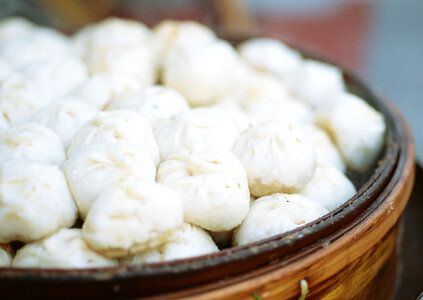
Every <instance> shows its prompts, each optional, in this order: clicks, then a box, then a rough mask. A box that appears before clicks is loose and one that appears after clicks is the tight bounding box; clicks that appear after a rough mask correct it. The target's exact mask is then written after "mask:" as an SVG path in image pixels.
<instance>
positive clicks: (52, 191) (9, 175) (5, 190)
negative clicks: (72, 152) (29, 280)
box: [0, 160, 77, 243]
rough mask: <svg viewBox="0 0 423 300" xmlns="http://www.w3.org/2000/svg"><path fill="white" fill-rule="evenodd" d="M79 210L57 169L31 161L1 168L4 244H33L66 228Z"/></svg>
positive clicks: (0, 220)
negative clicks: (16, 242)
mask: <svg viewBox="0 0 423 300" xmlns="http://www.w3.org/2000/svg"><path fill="white" fill-rule="evenodd" d="M76 216H77V209H76V207H75V204H74V202H73V200H72V197H71V195H70V192H69V189H68V186H67V183H66V179H65V177H64V176H63V173H62V171H61V170H59V168H58V167H57V166H53V165H41V164H38V163H36V162H33V161H29V160H12V161H8V162H3V163H1V164H0V228H1V231H0V243H8V242H11V241H16V240H19V241H23V242H30V241H34V240H37V239H40V238H43V237H45V236H47V235H50V234H52V233H53V232H55V231H57V230H59V229H61V228H66V227H71V226H72V225H73V224H74V222H75V219H76Z"/></svg>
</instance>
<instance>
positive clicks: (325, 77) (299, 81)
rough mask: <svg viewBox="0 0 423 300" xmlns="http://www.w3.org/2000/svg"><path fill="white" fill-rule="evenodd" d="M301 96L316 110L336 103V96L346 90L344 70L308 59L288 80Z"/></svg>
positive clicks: (294, 90) (293, 89)
mask: <svg viewBox="0 0 423 300" xmlns="http://www.w3.org/2000/svg"><path fill="white" fill-rule="evenodd" d="M287 82H288V84H289V85H290V88H291V89H292V91H293V92H294V94H296V95H297V96H298V97H299V98H301V99H302V100H304V101H305V102H306V103H307V104H309V105H310V106H311V107H313V108H314V109H316V110H321V109H325V108H327V107H330V106H332V105H333V104H335V103H336V101H334V96H335V95H337V94H339V93H343V92H344V91H345V84H344V81H343V78H342V72H341V71H340V70H339V69H338V68H337V67H335V66H333V65H329V64H327V63H323V62H319V61H314V60H306V61H304V63H303V64H302V66H301V68H300V69H299V70H298V72H297V73H296V74H295V75H294V76H292V78H290V79H289V80H288V81H287Z"/></svg>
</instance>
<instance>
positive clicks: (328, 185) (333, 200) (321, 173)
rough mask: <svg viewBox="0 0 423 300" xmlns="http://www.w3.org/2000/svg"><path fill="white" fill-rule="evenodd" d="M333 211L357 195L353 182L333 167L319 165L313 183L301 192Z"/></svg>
mask: <svg viewBox="0 0 423 300" xmlns="http://www.w3.org/2000/svg"><path fill="white" fill-rule="evenodd" d="M299 193H300V194H301V195H304V196H306V197H307V198H309V199H310V200H313V201H316V202H319V203H320V204H322V205H323V206H324V207H325V208H326V209H327V210H329V211H331V210H334V209H336V208H337V207H338V206H340V205H341V204H343V203H344V202H345V201H347V200H348V199H350V198H351V197H352V196H354V194H355V193H356V190H355V187H354V185H353V184H352V183H351V181H350V180H349V179H348V178H347V177H346V176H345V175H344V174H343V173H342V172H340V171H339V170H338V169H337V168H335V167H334V166H331V165H325V164H317V167H316V172H315V173H314V176H313V178H312V179H311V181H310V182H309V183H308V184H307V185H306V186H305V187H304V188H303V189H302V190H301V191H300V192H299Z"/></svg>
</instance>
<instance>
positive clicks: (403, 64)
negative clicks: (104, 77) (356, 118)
mask: <svg viewBox="0 0 423 300" xmlns="http://www.w3.org/2000/svg"><path fill="white" fill-rule="evenodd" d="M10 15H22V16H25V17H27V18H29V19H30V20H32V21H34V22H36V23H39V24H43V25H48V26H54V27H56V28H58V29H60V30H62V31H64V32H67V33H72V32H74V31H75V30H77V29H78V28H80V27H82V26H84V25H86V24H88V23H92V22H94V21H98V20H101V19H103V18H105V17H107V16H109V15H116V16H120V17H126V18H133V19H138V20H141V21H142V22H144V23H146V24H147V25H154V24H156V23H157V22H158V21H159V20H161V19H165V18H173V19H181V20H183V19H193V20H197V21H200V22H202V23H205V24H206V25H208V26H211V27H213V29H215V30H217V31H218V32H219V33H220V34H221V35H222V36H224V37H232V38H233V37H241V38H242V37H244V36H248V35H251V34H256V35H266V36H272V37H278V38H281V39H283V40H284V41H286V42H288V43H290V44H292V45H296V46H299V47H300V48H303V49H306V50H308V51H311V52H313V53H316V54H317V55H320V56H322V57H325V58H328V59H330V60H332V61H334V62H336V63H338V64H340V65H342V66H344V67H346V68H348V69H350V70H352V71H354V72H355V73H356V74H358V75H359V76H361V77H362V78H363V79H365V80H366V81H367V82H368V83H370V84H371V86H373V87H374V88H375V89H376V90H377V91H379V92H380V93H383V94H386V95H387V96H388V97H389V98H390V99H392V100H393V101H394V102H396V103H397V105H398V106H399V107H400V108H401V110H402V111H403V113H404V114H405V116H406V119H407V120H408V121H409V123H410V125H411V127H412V130H413V132H414V137H415V140H416V145H417V158H418V160H419V161H420V162H422V161H423V134H422V133H421V128H423V117H421V116H420V114H421V113H422V108H423V105H422V104H421V101H423V99H422V98H423V1H422V0H374V1H372V0H214V1H200V0H172V1H170V0H122V1H119V0H32V1H31V0H0V19H2V18H4V17H7V16H10Z"/></svg>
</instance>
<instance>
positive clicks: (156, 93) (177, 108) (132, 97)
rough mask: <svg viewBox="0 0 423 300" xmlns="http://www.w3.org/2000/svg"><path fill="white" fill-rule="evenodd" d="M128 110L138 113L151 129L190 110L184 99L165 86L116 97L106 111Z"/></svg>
mask: <svg viewBox="0 0 423 300" xmlns="http://www.w3.org/2000/svg"><path fill="white" fill-rule="evenodd" d="M113 109H130V110H134V111H136V112H138V113H139V114H140V115H141V116H143V117H144V118H145V119H146V120H147V121H148V122H149V123H150V125H151V126H152V127H153V126H154V124H155V123H157V122H159V121H163V120H165V119H168V118H170V117H172V116H173V115H176V114H178V113H182V112H186V111H188V110H189V109H190V107H189V105H188V103H187V101H186V100H185V98H184V97H183V96H182V95H181V94H179V93H178V92H177V91H175V90H173V89H171V88H169V87H165V86H150V87H147V88H145V89H143V90H141V91H138V92H134V93H130V94H126V95H123V96H121V97H117V98H116V99H115V100H114V101H113V102H112V103H111V104H110V105H109V106H108V110H113Z"/></svg>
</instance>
